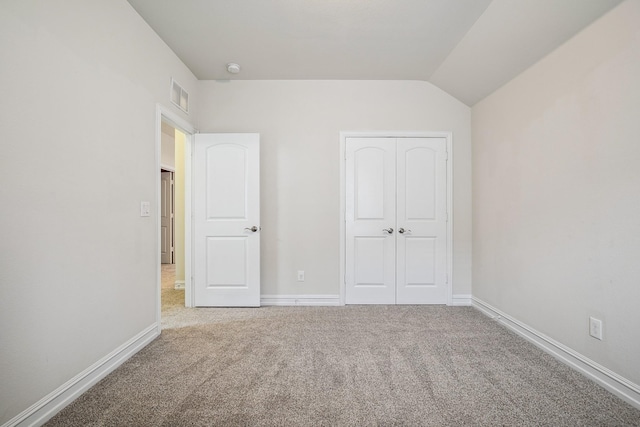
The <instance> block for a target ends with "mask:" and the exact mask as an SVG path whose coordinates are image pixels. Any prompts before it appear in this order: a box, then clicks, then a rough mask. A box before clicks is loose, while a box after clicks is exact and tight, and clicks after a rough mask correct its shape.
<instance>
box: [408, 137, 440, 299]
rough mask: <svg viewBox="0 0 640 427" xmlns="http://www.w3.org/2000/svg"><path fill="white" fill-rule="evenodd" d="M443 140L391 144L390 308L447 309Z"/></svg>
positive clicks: (426, 139)
mask: <svg viewBox="0 0 640 427" xmlns="http://www.w3.org/2000/svg"><path fill="white" fill-rule="evenodd" d="M446 149H447V146H446V139H445V138H401V139H398V142H397V184H396V187H397V191H396V194H397V210H396V212H397V227H398V234H397V235H396V241H397V243H396V248H397V249H396V250H397V253H396V262H397V264H396V303H397V304H446V303H447V285H446V280H447V277H446V269H447V259H446V253H447V196H446V192H447V172H446V162H447V160H446V156H447V152H446Z"/></svg>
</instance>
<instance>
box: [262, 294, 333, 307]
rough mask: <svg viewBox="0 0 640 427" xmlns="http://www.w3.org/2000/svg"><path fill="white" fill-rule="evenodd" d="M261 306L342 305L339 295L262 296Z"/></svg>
mask: <svg viewBox="0 0 640 427" xmlns="http://www.w3.org/2000/svg"><path fill="white" fill-rule="evenodd" d="M260 305H263V306H273V305H316V306H334V305H340V297H339V296H338V295H261V296H260Z"/></svg>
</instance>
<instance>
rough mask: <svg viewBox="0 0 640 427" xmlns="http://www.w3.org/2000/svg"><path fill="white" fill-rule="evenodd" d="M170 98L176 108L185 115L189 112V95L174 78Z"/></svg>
mask: <svg viewBox="0 0 640 427" xmlns="http://www.w3.org/2000/svg"><path fill="white" fill-rule="evenodd" d="M169 98H170V99H171V102H172V103H173V104H175V105H176V107H178V108H180V109H181V110H182V111H184V112H185V113H188V112H189V93H187V91H186V90H184V88H183V87H182V86H180V85H179V84H178V82H177V81H175V80H174V79H173V78H172V79H171V93H170V94H169Z"/></svg>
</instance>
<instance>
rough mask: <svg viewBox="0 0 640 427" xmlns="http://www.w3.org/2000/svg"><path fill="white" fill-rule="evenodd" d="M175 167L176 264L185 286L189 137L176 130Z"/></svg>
mask: <svg viewBox="0 0 640 427" xmlns="http://www.w3.org/2000/svg"><path fill="white" fill-rule="evenodd" d="M174 132H175V159H176V161H175V165H176V173H175V175H174V186H173V188H174V200H173V202H174V206H175V212H174V214H175V217H174V218H175V222H174V229H173V232H174V236H175V243H174V252H173V253H174V259H175V264H176V282H179V283H180V284H183V285H184V219H185V217H184V185H185V179H184V173H185V163H184V160H185V159H184V156H185V144H186V139H187V137H186V136H185V134H184V133H182V132H180V131H179V130H177V129H176V130H175V131H174Z"/></svg>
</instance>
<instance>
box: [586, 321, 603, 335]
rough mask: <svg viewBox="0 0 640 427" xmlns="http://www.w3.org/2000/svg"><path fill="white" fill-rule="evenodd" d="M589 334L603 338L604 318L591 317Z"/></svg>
mask: <svg viewBox="0 0 640 427" xmlns="http://www.w3.org/2000/svg"><path fill="white" fill-rule="evenodd" d="M589 335H591V336H592V337H594V338H597V339H599V340H601V339H602V320H600V319H596V318H595V317H589Z"/></svg>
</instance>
